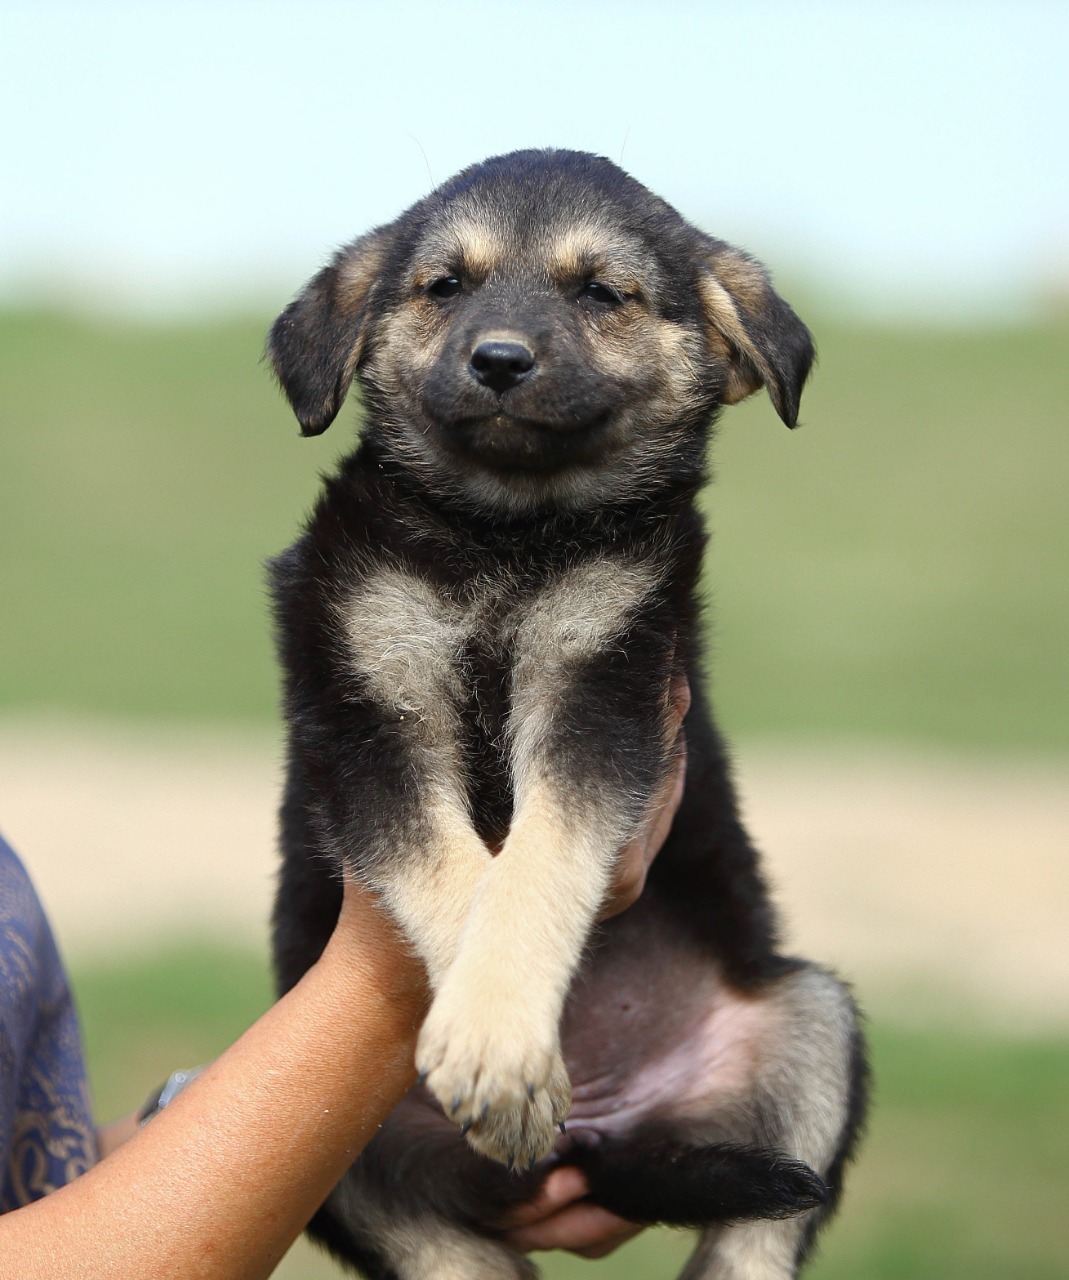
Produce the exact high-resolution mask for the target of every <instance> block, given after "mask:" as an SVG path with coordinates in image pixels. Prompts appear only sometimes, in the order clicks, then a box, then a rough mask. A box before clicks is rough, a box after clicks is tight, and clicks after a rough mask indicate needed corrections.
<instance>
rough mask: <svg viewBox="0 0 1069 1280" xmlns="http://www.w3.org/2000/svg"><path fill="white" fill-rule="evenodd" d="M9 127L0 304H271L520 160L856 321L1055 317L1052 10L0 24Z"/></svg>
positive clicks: (1068, 179)
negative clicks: (576, 172)
mask: <svg viewBox="0 0 1069 1280" xmlns="http://www.w3.org/2000/svg"><path fill="white" fill-rule="evenodd" d="M0 118H2V120H3V131H2V134H0V139H2V142H0V146H2V155H0V160H2V164H0V304H3V303H5V302H11V301H17V300H19V299H24V298H26V297H31V298H32V297H33V296H35V295H37V296H40V295H41V294H42V292H44V293H45V294H47V295H49V296H51V297H53V298H56V297H66V298H71V299H74V300H75V301H77V302H78V303H79V304H80V305H90V306H101V307H104V308H109V309H112V308H115V307H116V306H118V307H132V308H135V309H137V310H147V311H158V312H161V313H167V312H169V311H172V310H180V309H182V308H184V307H188V306H199V305H203V304H205V303H211V304H212V305H216V306H218V305H222V306H225V305H238V304H239V303H241V302H247V301H257V302H258V301H261V300H264V299H273V300H275V301H277V300H278V298H279V296H280V291H281V296H282V297H283V298H284V297H286V296H288V295H289V294H290V293H291V292H292V291H293V290H294V289H296V287H297V286H298V284H300V283H301V282H302V281H303V280H304V279H305V278H306V277H307V276H308V275H309V274H311V272H312V271H313V270H314V269H315V268H316V267H317V266H318V265H319V264H320V263H321V262H322V261H323V259H324V258H325V257H326V256H327V254H328V253H329V251H330V250H331V248H332V247H333V246H334V245H336V244H338V243H340V242H342V241H344V240H347V239H350V238H352V237H353V236H354V235H356V234H358V233H359V232H361V231H363V230H365V229H367V228H368V227H370V226H372V225H375V224H377V223H380V222H383V221H386V220H388V219H389V218H391V217H393V216H394V215H395V214H397V213H398V212H400V211H401V210H402V209H403V208H405V207H406V206H407V205H408V204H410V203H411V202H412V201H413V200H415V199H416V198H418V197H419V196H420V195H422V194H423V193H424V192H425V191H426V190H427V189H428V188H429V187H430V185H431V178H430V177H429V176H428V166H429V168H430V171H431V174H432V175H433V179H434V181H435V182H440V181H442V180H443V179H445V178H446V177H448V176H449V175H450V174H451V173H452V172H454V171H455V170H456V169H458V168H461V167H462V166H464V165H465V164H468V163H471V162H472V161H475V160H478V159H481V158H483V157H484V156H486V155H490V154H495V153H498V152H501V151H507V150H512V149H514V148H516V147H521V146H532V145H536V146H537V145H552V146H566V147H578V148H581V149H585V150H591V151H597V152H600V153H602V154H605V155H608V156H610V157H611V158H613V159H615V160H617V161H618V160H619V159H620V157H621V154H622V155H623V163H624V166H625V167H626V168H627V169H628V170H629V171H630V172H632V173H633V174H634V175H635V176H636V177H637V178H639V179H640V180H641V181H643V182H645V183H646V184H647V185H648V186H650V187H652V188H653V189H654V190H656V191H657V192H658V193H659V194H661V195H663V196H665V197H666V198H667V199H668V200H670V201H671V202H672V203H673V204H675V205H676V207H677V208H678V209H679V210H680V211H681V212H682V213H683V214H685V215H686V216H687V217H689V218H690V219H691V220H692V221H694V222H697V223H698V224H699V225H701V226H703V227H704V228H705V229H706V230H708V231H710V232H712V233H714V234H716V235H720V236H722V237H723V238H725V239H728V240H732V241H733V242H735V243H737V244H741V245H743V246H745V247H746V248H748V249H750V250H751V251H753V252H755V253H756V254H757V255H758V256H759V257H760V258H762V259H763V260H764V261H766V262H768V263H769V264H770V265H772V266H773V268H774V269H777V270H778V271H779V272H780V274H781V275H783V274H786V275H787V276H788V277H789V278H791V279H795V280H801V281H805V282H806V283H807V284H808V285H809V287H811V288H813V289H816V290H820V291H823V292H826V293H828V294H829V295H832V296H836V295H838V296H842V297H846V298H848V299H849V300H851V302H852V303H853V304H854V305H858V306H862V307H865V308H870V309H873V310H877V311H879V310H881V309H892V310H894V309H906V310H913V311H914V312H916V313H922V314H931V315H940V314H946V313H953V314H961V315H966V316H968V315H970V314H972V315H976V316H983V315H990V314H993V313H995V312H998V311H1001V310H1005V309H1009V310H1010V311H1015V310H1016V311H1027V309H1028V307H1029V306H1031V305H1033V304H1034V302H1035V300H1036V299H1039V300H1041V301H1042V299H1044V298H1050V297H1053V296H1058V297H1061V298H1063V299H1064V297H1065V296H1066V295H1067V294H1069V4H1066V3H1064V2H1063V3H1042V2H1041V0H1017V2H1016V3H983V2H982V0H972V2H971V3H949V2H947V3H944V2H941V0H929V2H928V3H912V2H911V3H899V4H887V5H876V4H869V3H866V2H865V0H857V2H856V3H842V2H839V3H836V2H833V0H812V2H810V3H805V2H804V0H797V2H796V3H792V4H788V3H780V2H777V0H751V2H750V3H747V4H740V3H738V0H732V2H731V3H706V4H688V3H685V2H683V0H662V2H660V3H639V2H638V0H622V2H617V3H615V4H607V3H601V2H589V3H582V0H571V3H556V2H554V0H542V2H540V0H527V2H526V3H523V4H515V5H509V4H505V3H502V2H501V0H497V2H496V3H495V2H491V0H437V3H420V2H419V0H395V2H394V3H367V2H365V3H359V2H356V3H352V2H351V3H337V2H334V3H331V2H328V0H294V2H293V3H270V2H260V3H238V2H228V0H212V2H211V3H200V2H193V3H186V2H184V0H183V2H181V3H180V2H179V0H172V2H171V3H167V2H165V0H161V2H158V3H150V2H148V0H142V2H141V3H136V4H131V3H118V2H111V3H104V2H103V0H77V2H71V0H66V2H65V0H25V2H24V3H13V2H12V0H0ZM424 155H425V156H426V160H425V159H424Z"/></svg>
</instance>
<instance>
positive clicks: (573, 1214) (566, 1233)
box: [504, 1165, 642, 1258]
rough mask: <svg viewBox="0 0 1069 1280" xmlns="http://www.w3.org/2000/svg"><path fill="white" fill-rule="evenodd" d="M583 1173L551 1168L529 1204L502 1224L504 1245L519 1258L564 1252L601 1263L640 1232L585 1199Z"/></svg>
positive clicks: (511, 1213)
mask: <svg viewBox="0 0 1069 1280" xmlns="http://www.w3.org/2000/svg"><path fill="white" fill-rule="evenodd" d="M589 1190H590V1188H589V1186H588V1185H587V1180H586V1177H585V1176H584V1174H583V1173H582V1172H581V1171H580V1170H579V1169H576V1168H575V1166H574V1165H565V1166H564V1167H563V1168H560V1169H554V1170H553V1172H552V1173H551V1174H550V1175H549V1176H548V1177H547V1178H546V1180H545V1182H543V1183H542V1185H541V1187H540V1188H539V1189H538V1194H537V1195H536V1196H535V1197H534V1199H532V1200H527V1201H525V1202H524V1203H523V1204H520V1205H516V1206H515V1208H513V1209H512V1210H511V1211H510V1213H509V1215H508V1217H507V1219H506V1221H505V1236H504V1239H505V1242H506V1243H507V1244H510V1245H511V1246H512V1247H513V1248H514V1249H519V1250H520V1252H522V1253H531V1252H534V1251H535V1250H540V1249H567V1250H568V1251H569V1252H571V1253H577V1254H579V1255H580V1256H581V1257H583V1258H603V1257H604V1256H605V1255H606V1254H607V1253H611V1252H612V1251H613V1250H614V1249H616V1248H617V1247H618V1246H620V1245H622V1244H624V1243H625V1242H626V1241H628V1240H630V1239H632V1237H634V1236H637V1235H638V1233H639V1232H640V1231H641V1230H642V1228H641V1227H640V1226H638V1225H637V1224H636V1223H634V1222H628V1221H627V1220H626V1219H624V1218H618V1217H617V1216H616V1215H615V1214H614V1213H610V1212H609V1211H608V1209H603V1208H602V1207H601V1206H600V1205H597V1204H591V1202H590V1201H589V1200H587V1199H585V1197H586V1195H587V1193H588V1191H589Z"/></svg>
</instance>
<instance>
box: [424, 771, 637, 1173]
mask: <svg viewBox="0 0 1069 1280" xmlns="http://www.w3.org/2000/svg"><path fill="white" fill-rule="evenodd" d="M568 799H571V800H572V803H571V804H569V803H568ZM598 818H599V815H598V814H597V813H596V812H595V811H594V810H593V809H591V808H588V807H585V806H583V805H582V804H577V803H575V798H574V797H570V798H569V797H566V795H565V794H564V793H563V792H562V790H561V788H560V787H559V786H556V785H554V784H553V782H552V781H551V780H550V779H548V778H545V777H540V778H534V779H529V780H528V784H527V786H526V787H525V788H524V792H523V794H522V796H521V798H520V801H519V806H518V808H517V812H516V817H515V820H514V823H513V830H512V833H511V834H510V836H509V838H508V840H507V841H506V842H505V846H504V848H503V849H502V850H501V853H500V854H499V855H498V856H497V857H496V858H495V859H494V860H493V862H492V863H491V864H490V866H489V867H487V868H486V870H485V871H484V872H483V875H482V877H481V878H480V880H479V883H478V885H477V887H476V890H475V896H474V901H473V903H472V908H471V912H470V914H469V916H468V920H467V923H466V925H465V928H464V931H463V933H462V935H461V940H460V946H459V948H458V950H457V955H456V958H455V960H454V961H453V964H452V966H451V967H450V969H449V971H448V973H447V974H446V977H445V981H444V982H443V984H442V986H441V989H440V990H439V992H438V994H437V997H436V998H435V1001H434V1003H433V1005H432V1007H431V1011H430V1014H429V1015H428V1017H427V1021H426V1023H425V1024H424V1028H423V1032H422V1034H421V1036H420V1040H419V1047H418V1050H417V1065H418V1066H419V1068H420V1070H421V1071H423V1072H425V1073H426V1074H427V1082H428V1085H429V1087H430V1088H431V1089H432V1090H433V1092H434V1093H435V1094H436V1095H437V1097H438V1098H439V1100H440V1101H441V1102H442V1105H443V1106H444V1107H445V1109H446V1112H447V1113H448V1114H451V1115H452V1116H453V1118H454V1119H455V1120H456V1121H457V1122H458V1123H462V1124H470V1125H471V1126H472V1128H471V1131H470V1132H469V1135H468V1136H469V1141H470V1142H471V1144H472V1146H473V1147H474V1148H475V1149H476V1150H477V1151H481V1152H482V1153H483V1154H485V1155H488V1156H491V1157H493V1158H495V1159H498V1160H504V1161H506V1162H509V1163H512V1162H514V1161H520V1162H523V1163H528V1164H529V1163H531V1162H533V1161H535V1160H537V1159H539V1158H540V1157H541V1156H544V1155H546V1154H548V1152H549V1151H550V1150H551V1149H552V1146H553V1141H554V1137H555V1132H556V1127H557V1126H558V1125H559V1124H561V1123H562V1122H563V1121H564V1120H565V1118H566V1117H567V1114H568V1106H569V1103H570V1101H571V1087H570V1084H569V1081H568V1076H567V1072H566V1071H565V1068H564V1064H563V1062H562V1060H561V1056H560V1043H559V1035H558V1026H559V1022H560V1016H561V1009H562V1007H563V1004H564V998H565V995H566V994H567V990H568V985H569V983H570V981H571V978H572V974H573V973H574V971H575V969H576V966H577V965H578V962H579V959H580V956H581V954H582V948H583V945H584V942H585V940H586V938H587V936H588V934H589V932H590V929H591V927H592V925H593V923H594V919H595V917H596V915H597V911H598V908H599V907H600V905H601V903H602V902H603V901H604V899H605V896H606V891H607V889H608V884H609V877H610V874H611V868H612V862H613V857H614V855H615V853H616V851H617V849H618V848H619V845H620V844H621V843H622V839H621V837H620V833H619V829H615V830H614V829H613V828H612V827H610V828H609V829H608V830H606V829H605V827H604V826H603V825H602V823H601V822H599V820H598Z"/></svg>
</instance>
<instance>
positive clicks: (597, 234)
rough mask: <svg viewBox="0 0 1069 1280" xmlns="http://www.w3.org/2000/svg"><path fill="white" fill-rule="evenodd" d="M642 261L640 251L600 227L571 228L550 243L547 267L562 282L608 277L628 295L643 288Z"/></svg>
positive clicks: (610, 282) (608, 280)
mask: <svg viewBox="0 0 1069 1280" xmlns="http://www.w3.org/2000/svg"><path fill="white" fill-rule="evenodd" d="M640 262H641V259H640V257H639V255H638V253H637V251H636V248H635V247H634V246H632V245H631V244H629V243H628V242H626V241H624V242H621V241H620V240H609V239H608V238H607V237H606V235H605V233H604V232H603V231H602V230H601V229H600V228H598V227H597V226H580V227H570V228H568V230H566V231H563V232H561V233H560V234H559V235H557V236H555V237H554V238H553V240H552V241H551V242H550V244H549V249H548V253H547V266H548V269H549V274H550V276H551V277H552V278H553V279H555V280H558V281H561V282H564V281H568V282H570V281H573V280H578V279H583V278H585V277H590V278H601V277H604V278H605V280H606V283H609V284H612V285H614V286H615V287H616V288H618V289H621V290H623V291H624V292H625V293H636V292H638V291H639V288H640V283H639V282H640V280H641V275H642V272H641V267H640Z"/></svg>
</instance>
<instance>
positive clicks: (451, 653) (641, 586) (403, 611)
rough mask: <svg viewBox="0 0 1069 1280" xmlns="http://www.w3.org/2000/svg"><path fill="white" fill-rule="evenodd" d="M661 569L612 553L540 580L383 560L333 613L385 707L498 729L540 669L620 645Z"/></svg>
mask: <svg viewBox="0 0 1069 1280" xmlns="http://www.w3.org/2000/svg"><path fill="white" fill-rule="evenodd" d="M661 577H662V570H661V568H660V567H659V566H658V565H657V563H656V562H655V561H652V560H649V561H644V560H638V559H633V558H626V557H622V556H613V555H598V556H594V557H590V558H587V559H584V560H582V561H580V562H579V563H576V564H573V565H571V566H570V567H568V568H567V569H565V570H562V571H560V572H557V573H553V574H549V575H546V576H544V577H542V578H535V579H534V580H532V579H531V578H530V577H528V578H527V579H524V580H521V579H520V578H519V577H518V576H517V575H510V574H508V573H506V572H504V571H497V572H494V571H490V572H488V573H486V574H485V575H484V576H480V577H475V578H471V579H468V580H466V581H463V582H443V581H434V580H432V579H431V578H430V577H429V576H426V575H423V574H416V573H413V572H410V571H407V570H405V569H400V568H396V567H389V568H378V569H375V570H372V571H371V572H369V573H366V574H363V575H361V577H360V578H359V580H358V581H357V582H356V583H355V584H353V585H352V586H351V587H349V588H348V590H347V591H346V592H345V593H344V594H343V596H342V598H341V600H340V601H339V603H338V606H337V616H338V621H339V623H340V624H341V628H342V632H343V636H344V641H345V649H346V654H347V658H348V661H349V663H350V667H351V671H352V673H353V674H354V675H355V676H356V678H357V679H358V680H359V682H360V684H361V686H362V688H363V690H364V692H365V694H366V695H368V696H370V698H371V699H372V700H374V702H376V703H377V704H379V705H380V706H381V707H382V709H383V710H384V711H385V712H387V713H388V714H396V716H397V717H398V719H400V718H401V717H404V716H409V715H410V716H412V717H413V720H414V721H415V722H416V723H417V724H419V725H421V726H423V727H424V728H425V730H426V731H427V732H430V733H435V732H442V731H445V729H446V728H447V725H446V723H445V722H446V721H450V722H453V721H455V717H456V715H457V714H464V715H466V716H468V717H474V718H475V720H476V721H481V722H484V727H485V728H486V729H487V730H490V729H491V724H490V722H491V721H496V720H499V719H501V718H507V716H508V714H509V712H510V710H511V708H512V705H513V702H514V700H515V697H516V695H517V693H518V692H521V691H522V689H523V687H524V686H526V685H529V684H530V683H531V682H532V681H534V680H536V679H537V678H538V676H539V673H545V672H547V671H550V670H554V671H556V672H557V673H558V674H560V675H562V676H563V675H565V674H566V672H567V670H569V669H573V668H575V667H578V666H580V665H582V664H583V663H584V662H588V661H592V660H595V659H596V658H597V655H598V654H599V652H601V651H603V650H604V649H605V648H606V647H607V646H609V645H611V644H613V643H618V642H619V639H620V637H621V635H622V634H624V633H625V632H626V630H627V628H628V626H629V625H630V623H631V622H632V621H633V620H634V618H635V617H636V616H637V614H638V613H639V611H640V610H641V609H642V608H643V606H645V605H648V604H649V603H650V601H651V600H652V598H653V597H654V595H655V593H656V591H657V588H658V586H659V584H660V581H661Z"/></svg>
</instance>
